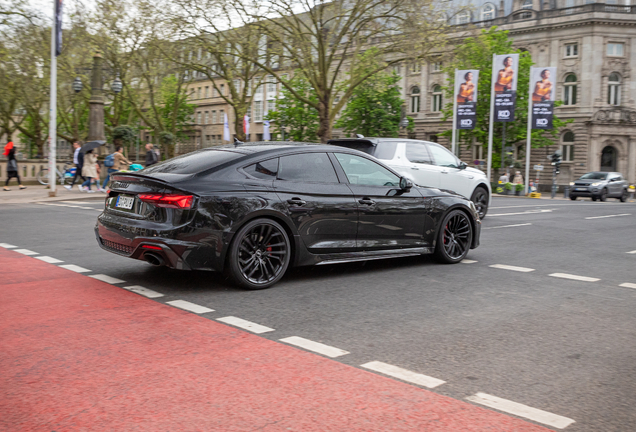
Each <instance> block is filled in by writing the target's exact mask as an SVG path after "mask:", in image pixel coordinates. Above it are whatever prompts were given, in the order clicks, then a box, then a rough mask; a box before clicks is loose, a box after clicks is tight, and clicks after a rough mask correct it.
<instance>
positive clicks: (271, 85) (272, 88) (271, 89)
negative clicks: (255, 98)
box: [267, 75, 276, 95]
mask: <svg viewBox="0 0 636 432" xmlns="http://www.w3.org/2000/svg"><path fill="white" fill-rule="evenodd" d="M272 93H273V94H274V95H275V94H276V79H274V76H273V75H268V76H267V94H268V95H270V94H272Z"/></svg>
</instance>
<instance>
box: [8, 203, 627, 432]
mask: <svg viewBox="0 0 636 432" xmlns="http://www.w3.org/2000/svg"><path fill="white" fill-rule="evenodd" d="M57 204H64V203H57ZM68 204H69V205H71V204H72V203H68ZM74 205H77V206H80V207H81V208H79V207H64V206H60V205H43V204H16V205H3V206H2V208H1V209H0V218H1V220H2V224H1V227H0V243H10V244H13V245H17V246H19V247H21V248H26V249H30V250H33V251H35V252H38V253H39V254H41V255H47V256H51V257H54V258H57V259H59V260H63V261H64V263H65V264H66V263H68V264H76V265H78V266H81V267H85V268H87V269H90V270H91V271H92V272H93V273H101V274H106V275H109V276H113V277H117V278H119V279H123V280H125V281H126V282H127V285H141V286H144V287H146V288H149V289H152V290H154V291H157V292H160V293H162V294H164V297H161V298H157V299H154V300H153V301H159V302H168V301H171V300H186V301H189V302H192V303H195V304H198V305H201V306H206V307H208V308H211V309H214V312H210V313H207V314H204V315H202V316H205V317H207V318H209V319H217V318H220V317H225V316H235V317H239V318H242V319H244V320H248V321H251V322H254V323H258V324H261V325H264V326H267V327H270V328H273V329H275V331H273V332H269V333H264V334H262V335H261V336H262V337H265V338H268V339H271V340H276V341H278V340H280V339H282V338H287V337H291V336H300V337H303V338H306V339H310V340H312V341H316V342H320V343H323V344H326V345H329V346H333V347H337V348H340V349H342V350H346V351H348V352H349V354H347V355H343V356H340V357H337V358H336V359H335V361H338V362H342V363H345V364H349V365H352V366H355V367H360V365H362V364H364V363H367V362H370V361H381V362H384V363H388V364H391V365H395V366H399V367H401V368H404V369H407V370H410V371H413V372H417V373H421V374H424V375H427V376H430V377H434V378H437V379H440V380H443V381H445V383H444V384H443V385H440V386H438V387H435V388H434V389H433V391H435V392H437V393H440V394H443V395H447V396H450V397H453V398H456V399H461V400H466V398H467V397H470V396H471V395H474V394H475V393H477V392H483V393H486V394H489V395H495V396H497V397H499V398H503V399H506V400H510V401H513V402H517V403H521V404H524V405H527V406H530V407H533V408H537V409H541V410H544V411H547V412H550V413H554V414H557V415H559V416H564V417H567V418H570V419H573V420H574V421H575V423H573V424H571V425H569V426H567V428H566V430H567V431H573V432H582V431H586V432H587V431H589V432H613V431H616V432H619V431H620V432H625V431H629V430H634V424H636V410H634V406H636V314H635V313H634V310H636V289H634V288H629V287H621V286H620V285H621V284H626V283H628V284H634V285H633V286H634V287H636V204H635V203H619V202H617V201H616V200H610V202H607V203H600V202H591V201H589V200H578V201H575V202H570V201H563V200H555V201H548V200H532V199H523V198H521V199H518V198H502V197H498V198H494V199H493V204H492V207H491V209H490V211H489V215H488V216H487V217H486V219H485V220H484V224H483V227H484V229H483V231H482V237H481V246H480V247H479V248H478V249H475V250H472V251H471V252H470V253H469V256H468V258H469V259H470V260H472V261H475V262H470V263H461V264H456V265H442V264H438V263H436V262H434V261H432V260H431V259H428V258H426V257H415V258H404V259H393V260H384V261H370V262H367V263H356V264H341V265H333V266H320V267H315V268H298V269H293V270H291V271H290V272H289V273H288V275H286V276H285V277H284V278H283V280H282V281H281V282H280V283H279V284H277V285H276V286H274V287H273V288H270V289H268V290H263V291H243V290H239V289H236V288H233V287H232V286H231V285H229V284H228V283H227V282H226V281H225V280H224V278H223V277H222V276H221V275H219V274H215V273H208V272H179V271H174V270H169V269H164V268H155V267H151V266H150V265H148V264H146V263H144V262H141V261H133V260H129V259H126V258H122V257H119V256H116V255H113V254H110V253H108V252H105V251H102V250H101V249H100V248H99V247H98V246H97V244H96V241H95V237H94V234H93V226H94V223H95V218H96V217H97V215H98V214H99V213H98V210H99V208H100V206H101V203H100V202H99V201H92V202H91V201H84V202H80V203H74ZM632 251H634V253H629V252H632ZM493 265H503V266H515V267H521V268H523V269H525V271H518V270H520V269H519V268H517V269H514V268H513V269H510V268H498V267H491V266H493ZM553 274H566V275H574V276H575V277H587V278H593V279H598V280H589V281H588V280H574V279H564V278H562V277H555V276H551V275H553Z"/></svg>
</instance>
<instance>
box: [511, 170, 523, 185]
mask: <svg viewBox="0 0 636 432" xmlns="http://www.w3.org/2000/svg"><path fill="white" fill-rule="evenodd" d="M512 182H513V183H514V184H524V182H523V176H522V175H521V171H517V172H516V173H515V178H514V179H512Z"/></svg>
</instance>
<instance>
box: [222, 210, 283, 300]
mask: <svg viewBox="0 0 636 432" xmlns="http://www.w3.org/2000/svg"><path fill="white" fill-rule="evenodd" d="M290 255H291V247H290V243H289V237H288V236H287V233H286V232H285V229H284V228H283V227H282V226H281V225H280V224H278V223H277V222H275V221H273V220H271V219H256V220H253V221H251V222H249V223H247V224H246V225H245V226H244V227H242V228H241V229H240V230H239V231H238V232H237V233H236V235H235V237H234V240H233V242H232V246H231V247H230V253H229V257H228V259H229V271H230V275H231V276H232V278H233V279H234V281H235V282H236V283H237V284H238V285H239V286H241V287H243V288H247V289H252V290H257V289H264V288H268V287H270V286H272V285H274V284H275V283H276V282H278V281H279V280H280V279H281V278H282V277H283V275H284V274H285V271H286V270H287V267H288V266H289V261H290V258H291V256H290Z"/></svg>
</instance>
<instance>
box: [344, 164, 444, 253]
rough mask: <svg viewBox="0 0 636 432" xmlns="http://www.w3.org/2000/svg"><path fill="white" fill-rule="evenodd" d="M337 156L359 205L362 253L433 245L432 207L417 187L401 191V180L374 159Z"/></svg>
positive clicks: (358, 236)
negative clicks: (429, 214) (430, 211)
mask: <svg viewBox="0 0 636 432" xmlns="http://www.w3.org/2000/svg"><path fill="white" fill-rule="evenodd" d="M334 157H335V160H334V162H335V163H338V164H339V166H340V167H341V169H342V171H343V173H344V175H345V176H346V178H347V180H348V182H349V184H348V186H349V188H350V189H351V191H352V192H353V195H354V197H355V200H356V202H357V205H358V209H359V216H358V234H357V236H356V239H357V241H356V243H357V248H358V249H359V250H379V249H400V248H405V247H429V246H430V245H431V241H432V234H430V232H432V231H433V230H432V229H430V227H432V225H431V221H430V220H429V219H430V218H429V217H428V213H429V208H428V205H427V200H425V199H424V197H423V196H422V195H421V194H420V192H419V191H418V189H417V188H411V189H409V190H402V189H400V187H399V183H400V178H399V177H398V176H397V175H395V174H394V173H393V172H391V171H390V170H388V169H386V168H385V167H383V166H382V165H380V164H379V163H377V162H376V161H374V160H371V159H370V158H366V157H363V156H358V155H353V154H349V153H334ZM427 226H429V229H426V227H427Z"/></svg>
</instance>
